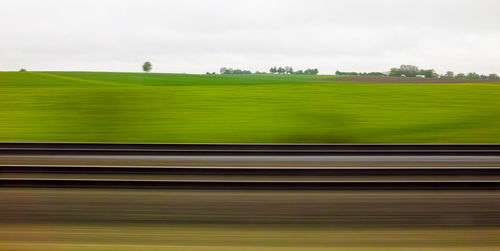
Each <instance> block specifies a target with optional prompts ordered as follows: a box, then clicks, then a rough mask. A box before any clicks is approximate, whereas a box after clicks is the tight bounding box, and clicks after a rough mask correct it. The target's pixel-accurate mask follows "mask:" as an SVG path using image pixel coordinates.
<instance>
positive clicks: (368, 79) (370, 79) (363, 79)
mask: <svg viewBox="0 0 500 251" xmlns="http://www.w3.org/2000/svg"><path fill="white" fill-rule="evenodd" d="M321 80H322V81H336V82H359V83H409V84H412V83H497V84H500V80H488V79H455V78H414V77H388V76H354V77H340V78H327V79H321Z"/></svg>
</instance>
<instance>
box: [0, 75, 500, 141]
mask: <svg viewBox="0 0 500 251" xmlns="http://www.w3.org/2000/svg"><path fill="white" fill-rule="evenodd" d="M331 77H332V76H310V75H309V76H308V75H279V76H278V75H269V74H266V75H189V74H154V73H98V72H0V141H6V142H13V141H20V142H23V141H54V142H171V143H177V142H179V143H195V142H200V143H217V142H220V143H500V98H499V97H500V85H499V84H480V83H471V84H384V83H380V84H379V83H343V82H327V81H317V80H318V79H321V78H331Z"/></svg>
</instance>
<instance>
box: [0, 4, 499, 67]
mask: <svg viewBox="0 0 500 251" xmlns="http://www.w3.org/2000/svg"><path fill="white" fill-rule="evenodd" d="M0 24H1V27H2V28H1V31H0V71H4V70H19V69H20V68H26V69H28V70H65V71H66V70H81V71H140V70H141V65H142V63H143V62H145V61H147V60H149V61H151V62H152V64H153V72H186V73H205V72H207V71H210V72H212V71H218V69H219V68H220V67H222V66H226V67H233V68H240V69H248V70H252V71H255V70H260V71H267V70H268V69H269V67H270V66H274V65H276V66H287V65H290V66H293V67H294V69H301V68H307V67H314V68H318V69H319V70H320V73H322V74H328V73H334V72H335V71H336V70H337V69H338V70H342V71H363V72H365V71H366V72H368V71H388V70H389V69H390V68H391V67H394V66H399V65H400V64H414V65H417V66H419V67H420V68H434V69H436V70H437V71H438V72H439V73H443V72H445V71H446V70H452V71H455V72H457V73H458V72H470V71H475V72H478V73H493V72H495V73H500V1H499V0H418V1H417V0H412V1H408V0H365V1H361V0H345V1H344V0H340V1H333V0H295V1H294V0H287V1H280V0H262V1H261V0H252V1H239V0H217V1H211V0H205V1H203V0H200V1H194V0H178V1H167V0H163V1H160V0H158V1H147V0H141V1H139V0H119V1H112V0H97V1H94V0H59V1H57V0H44V1H42V0H32V1H28V0H0Z"/></svg>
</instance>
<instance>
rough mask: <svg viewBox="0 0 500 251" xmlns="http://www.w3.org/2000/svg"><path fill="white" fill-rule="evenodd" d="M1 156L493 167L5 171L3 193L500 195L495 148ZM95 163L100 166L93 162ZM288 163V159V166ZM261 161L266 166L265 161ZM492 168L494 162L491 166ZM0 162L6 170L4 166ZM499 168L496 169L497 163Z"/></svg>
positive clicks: (149, 147)
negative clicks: (442, 162) (459, 161)
mask: <svg viewBox="0 0 500 251" xmlns="http://www.w3.org/2000/svg"><path fill="white" fill-rule="evenodd" d="M0 156H11V157H12V158H20V159H22V158H25V157H27V156H45V157H47V158H50V157H55V156H78V157H80V158H82V157H85V156H88V157H89V158H92V157H96V156H114V157H116V158H125V157H126V156H141V157H144V158H146V159H147V158H149V157H158V156H167V157H168V156H184V157H196V158H197V159H196V161H197V162H199V163H203V161H204V158H209V157H217V158H225V157H229V158H234V157H247V158H250V159H259V158H266V157H267V158H268V157H273V156H279V157H281V158H283V159H285V160H287V159H288V158H290V160H292V159H293V158H296V157H308V158H313V159H314V158H315V157H318V158H321V157H330V158H334V159H335V158H340V157H345V156H351V157H352V158H357V157H359V158H361V157H363V158H365V159H366V158H368V159H369V158H377V157H381V156H382V157H384V158H387V159H389V160H390V159H391V158H398V160H399V161H400V160H401V159H405V157H408V158H415V157H418V158H420V159H426V158H435V157H447V158H449V159H453V158H464V157H474V158H479V159H481V158H486V159H488V161H489V163H490V166H488V167H481V166H456V167H454V166H445V167H443V166H418V163H417V166H413V167H408V166H402V167H397V166H390V167H381V166H374V167H370V166H365V167H338V166H336V167H328V166H324V167H320V168H318V167H310V166H303V167H290V166H286V165H284V166H279V167H276V166H271V167H264V166H254V167H248V166H229V167H228V166H209V165H207V166H203V165H199V166H127V165H119V166H118V165H5V164H3V163H1V162H0V174H1V175H0V186H1V187H74V188H121V189H122V188H133V189H138V188H150V189H213V190H500V145H243V144H217V145H210V144H96V143H90V144H85V143H82V144H80V143H0ZM97 161H98V160H97ZM292 161H293V160H292ZM264 162H265V161H264ZM491 163H493V164H491ZM2 164H3V165H2ZM496 164H498V165H496Z"/></svg>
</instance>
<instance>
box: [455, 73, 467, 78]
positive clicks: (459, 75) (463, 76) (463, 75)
mask: <svg viewBox="0 0 500 251" xmlns="http://www.w3.org/2000/svg"><path fill="white" fill-rule="evenodd" d="M455 78H459V79H464V78H465V74H463V73H459V74H457V75H456V76H455Z"/></svg>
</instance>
